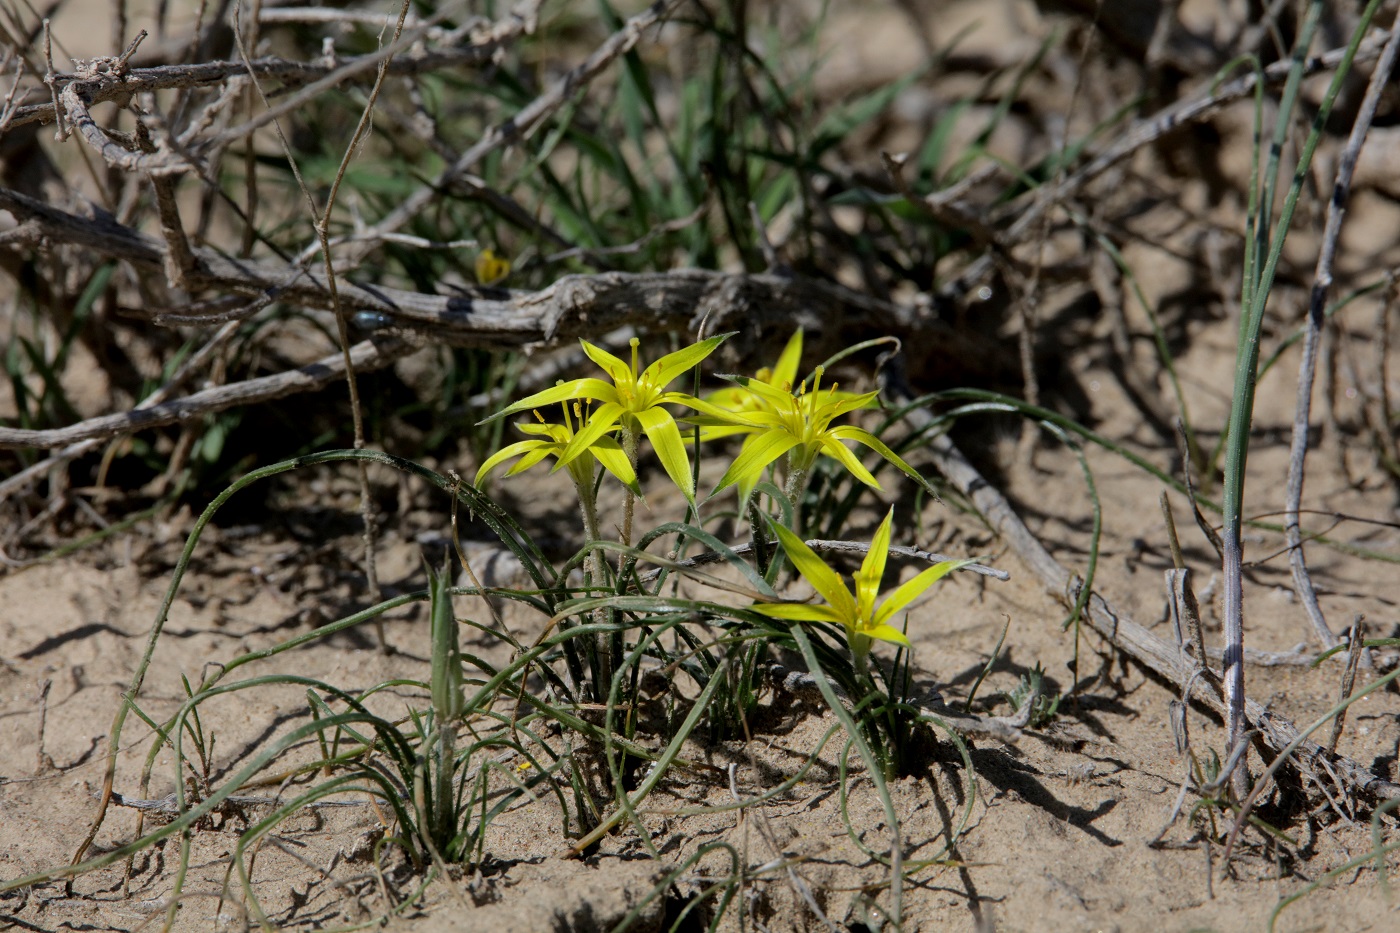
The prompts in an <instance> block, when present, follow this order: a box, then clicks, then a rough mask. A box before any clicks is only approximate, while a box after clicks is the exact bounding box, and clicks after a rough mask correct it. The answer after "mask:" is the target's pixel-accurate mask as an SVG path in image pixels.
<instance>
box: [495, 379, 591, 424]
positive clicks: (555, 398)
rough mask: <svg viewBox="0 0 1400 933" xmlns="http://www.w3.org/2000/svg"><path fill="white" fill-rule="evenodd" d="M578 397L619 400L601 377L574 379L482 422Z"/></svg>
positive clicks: (504, 409) (537, 394) (517, 403)
mask: <svg viewBox="0 0 1400 933" xmlns="http://www.w3.org/2000/svg"><path fill="white" fill-rule="evenodd" d="M576 398H591V399H595V400H597V401H600V402H615V401H617V389H616V388H614V387H613V386H611V385H609V384H608V383H606V382H604V381H603V380H601V379H574V380H573V381H571V382H564V383H561V384H559V385H557V386H553V387H552V388H548V389H545V390H544V391H543V392H536V393H535V394H534V395H531V396H527V397H526V398H522V399H521V400H520V401H518V402H516V403H515V404H514V405H510V406H508V407H506V408H502V409H501V410H500V411H498V412H496V413H495V414H494V415H492V416H491V417H490V418H487V419H486V420H485V421H482V422H480V423H481V424H489V423H490V422H492V421H495V420H496V419H498V418H504V417H505V416H506V415H513V414H515V413H516V412H521V411H529V410H530V409H531V408H545V407H547V406H549V405H554V404H557V403H558V402H567V401H572V400H573V399H576Z"/></svg>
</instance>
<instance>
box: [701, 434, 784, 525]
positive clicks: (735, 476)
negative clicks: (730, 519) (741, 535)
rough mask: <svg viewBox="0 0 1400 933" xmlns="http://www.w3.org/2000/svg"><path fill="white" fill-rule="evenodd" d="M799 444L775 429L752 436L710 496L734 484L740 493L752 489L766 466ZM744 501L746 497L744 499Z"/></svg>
mask: <svg viewBox="0 0 1400 933" xmlns="http://www.w3.org/2000/svg"><path fill="white" fill-rule="evenodd" d="M799 443H801V442H800V441H799V440H798V439H797V438H795V437H793V436H792V435H791V434H789V433H788V432H786V431H781V430H778V429H776V428H774V429H772V430H769V431H764V432H763V433H762V434H754V435H752V436H751V437H750V438H749V439H748V441H747V442H745V444H744V449H743V450H741V451H740V452H739V456H737V457H735V458H734V462H733V463H731V464H729V469H727V470H725V471H724V475H723V476H721V477H720V479H719V483H718V484H717V485H716V486H715V488H714V492H711V493H710V495H711V496H714V495H715V494H716V493H719V492H720V491H721V490H724V489H727V488H729V487H730V486H732V485H733V484H735V483H738V484H739V489H740V491H741V492H743V491H744V490H745V489H753V487H754V485H755V484H757V483H758V480H759V477H761V476H762V475H763V471H764V470H765V469H767V468H768V465H769V464H770V463H772V462H773V461H774V460H777V459H778V458H779V457H781V456H782V455H783V454H785V453H787V452H788V451H789V450H791V449H792V448H794V447H796V446H797V445H798V444H799ZM746 501H747V497H745V502H746ZM743 504H745V503H744V502H741V503H740V505H741V506H742V505H743Z"/></svg>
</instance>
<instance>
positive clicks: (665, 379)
mask: <svg viewBox="0 0 1400 933" xmlns="http://www.w3.org/2000/svg"><path fill="white" fill-rule="evenodd" d="M731 336H732V334H720V335H718V336H716V337H711V338H709V339H708V340H702V341H700V342H699V343H694V344H691V345H690V346H688V347H684V348H683V349H680V350H677V351H676V352H675V353H668V354H666V355H665V356H663V357H661V358H660V359H659V360H657V361H656V362H654V363H652V364H651V365H650V366H648V367H646V368H645V369H641V368H640V363H639V361H638V357H639V353H638V345H639V344H640V341H639V340H638V339H637V338H636V337H633V338H632V341H631V344H632V362H631V363H630V364H628V363H626V362H624V361H622V360H620V359H618V358H617V357H615V356H613V355H612V354H611V353H609V352H608V351H606V350H604V349H603V348H602V347H597V346H594V345H593V344H591V343H589V342H588V341H586V340H581V341H579V343H581V344H582V345H583V352H584V353H585V354H587V355H588V358H589V359H590V360H592V361H593V362H595V363H597V364H598V366H599V367H601V368H602V370H603V371H604V372H605V373H607V375H608V377H609V378H610V379H611V380H612V382H610V383H609V382H605V381H603V380H602V379H597V378H585V379H575V380H573V381H572V382H565V383H561V384H560V385H557V386H555V387H554V388H552V389H545V390H544V391H543V392H537V393H536V394H534V395H532V396H530V397H529V398H525V399H521V400H520V401H518V402H516V403H515V404H514V405H511V406H509V407H508V408H505V409H503V410H502V411H500V412H498V413H496V414H495V415H493V416H492V417H491V418H488V419H486V420H487V421H493V420H495V419H496V418H502V417H504V416H506V415H511V414H514V413H516V412H519V411H525V410H527V409H530V408H536V407H539V406H543V405H553V404H555V403H556V402H564V401H572V400H574V399H592V400H593V401H595V402H598V403H599V405H598V407H597V408H595V409H594V410H593V412H592V413H591V414H590V416H589V418H588V423H587V424H586V425H584V426H582V427H580V429H579V431H578V433H576V434H575V435H574V437H573V439H572V440H570V441H569V443H568V445H567V446H566V447H565V448H564V450H563V452H562V454H561V456H560V457H559V462H558V467H565V466H568V465H569V463H570V462H572V461H573V460H574V458H576V457H579V456H581V455H582V454H583V453H584V451H586V450H589V449H591V448H592V447H593V445H594V443H595V442H596V441H597V440H598V439H600V438H602V437H603V436H604V435H606V434H607V433H608V432H610V431H612V430H614V429H615V428H619V427H620V428H621V429H622V432H623V441H624V444H625V445H626V446H625V447H624V451H625V452H626V454H627V459H628V460H629V461H630V462H631V463H633V464H634V465H635V463H636V444H637V439H638V437H639V436H640V435H643V434H645V435H646V437H647V439H648V440H650V441H651V446H652V448H653V449H654V450H655V451H656V456H657V459H658V460H660V461H661V466H662V467H663V468H664V469H665V470H666V475H668V476H669V477H671V481H672V482H674V483H675V484H676V487H677V488H678V489H680V491H681V492H682V493H684V494H685V497H686V499H687V500H688V501H689V502H691V503H692V504H693V503H694V501H695V482H694V479H693V478H692V476H691V472H690V458H689V457H688V456H687V455H686V452H685V442H684V441H682V440H681V432H680V427H679V426H678V425H677V424H676V419H675V416H673V415H672V414H671V413H670V412H669V411H667V409H666V407H665V406H667V405H686V406H691V407H694V406H695V405H698V404H703V403H702V402H701V401H700V400H699V399H697V398H694V397H692V396H690V395H687V394H685V393H684V392H670V391H667V388H666V387H667V386H669V385H670V384H671V383H672V382H674V381H675V379H676V377H678V376H679V375H680V374H681V373H683V372H685V371H687V370H689V369H692V368H694V367H695V366H697V365H698V364H699V363H700V362H701V361H702V360H704V359H705V357H707V356H709V355H710V354H711V353H712V352H714V349H715V348H716V347H718V346H719V345H720V344H721V343H723V342H724V341H725V340H727V339H728V338H729V337H731ZM558 467H556V469H557V468H558Z"/></svg>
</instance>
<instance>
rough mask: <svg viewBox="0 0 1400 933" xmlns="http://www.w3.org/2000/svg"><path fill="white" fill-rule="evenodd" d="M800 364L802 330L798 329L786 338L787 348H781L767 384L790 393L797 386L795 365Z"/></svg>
mask: <svg viewBox="0 0 1400 933" xmlns="http://www.w3.org/2000/svg"><path fill="white" fill-rule="evenodd" d="M800 362H802V328H800V327H799V328H797V330H795V331H793V332H792V336H791V337H789V338H788V342H787V346H785V347H783V352H782V354H781V355H780V356H779V357H778V362H777V363H776V364H774V366H773V374H772V375H771V376H769V377H768V380H767V382H768V384H769V385H770V386H774V387H775V388H779V389H784V388H785V389H788V390H789V391H791V390H792V389H793V388H794V387H795V386H796V385H797V364H798V363H800Z"/></svg>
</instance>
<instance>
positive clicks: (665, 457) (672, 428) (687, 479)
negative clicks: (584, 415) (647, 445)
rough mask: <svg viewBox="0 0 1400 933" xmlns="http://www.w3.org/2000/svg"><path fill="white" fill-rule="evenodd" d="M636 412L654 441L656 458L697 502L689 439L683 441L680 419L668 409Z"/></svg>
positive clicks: (644, 428)
mask: <svg viewBox="0 0 1400 933" xmlns="http://www.w3.org/2000/svg"><path fill="white" fill-rule="evenodd" d="M633 414H634V415H635V417H636V419H637V421H638V423H640V424H641V426H642V430H643V431H645V432H646V435H647V437H648V438H649V439H650V440H651V446H652V449H653V450H655V451H656V459H658V460H660V461H661V465H662V466H663V467H664V468H665V469H666V475H667V476H669V477H671V482H673V483H675V484H676V488H677V489H679V490H680V491H681V492H683V493H684V494H685V498H686V501H687V502H689V503H690V504H691V505H694V504H695V477H694V476H692V475H691V474H690V457H689V455H687V454H686V452H685V441H683V440H681V429H680V428H679V427H677V426H676V419H675V418H673V417H671V413H670V412H668V411H667V410H666V409H664V408H655V407H653V408H646V409H643V410H642V411H638V412H633Z"/></svg>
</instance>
